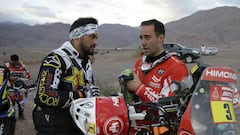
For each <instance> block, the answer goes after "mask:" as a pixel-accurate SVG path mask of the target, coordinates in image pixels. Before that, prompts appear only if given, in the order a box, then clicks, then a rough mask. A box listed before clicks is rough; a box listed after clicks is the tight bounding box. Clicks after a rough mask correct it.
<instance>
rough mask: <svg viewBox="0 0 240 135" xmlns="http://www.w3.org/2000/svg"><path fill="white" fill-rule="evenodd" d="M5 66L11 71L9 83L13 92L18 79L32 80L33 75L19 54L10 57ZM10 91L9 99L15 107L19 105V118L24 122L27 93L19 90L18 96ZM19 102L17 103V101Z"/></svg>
mask: <svg viewBox="0 0 240 135" xmlns="http://www.w3.org/2000/svg"><path fill="white" fill-rule="evenodd" d="M5 66H6V67H7V68H8V69H9V71H10V77H9V82H10V89H11V90H13V89H14V88H13V86H14V83H15V81H16V80H17V79H18V78H26V79H30V78H31V74H30V72H29V70H28V69H27V67H26V65H24V64H23V63H22V62H20V60H19V56H18V55H17V54H13V55H11V56H10V62H8V63H5ZM10 89H9V92H8V93H9V94H8V95H9V97H10V99H11V101H12V103H13V106H14V105H15V103H16V102H17V104H18V118H19V119H22V120H24V119H25V117H24V102H25V101H24V100H25V98H24V96H25V92H21V91H20V89H18V91H17V92H18V93H17V94H16V93H15V92H10ZM16 100H17V101H16Z"/></svg>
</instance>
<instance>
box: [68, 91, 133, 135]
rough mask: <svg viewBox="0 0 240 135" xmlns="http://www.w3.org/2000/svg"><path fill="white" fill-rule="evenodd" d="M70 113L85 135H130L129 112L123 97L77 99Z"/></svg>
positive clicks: (72, 104)
mask: <svg viewBox="0 0 240 135" xmlns="http://www.w3.org/2000/svg"><path fill="white" fill-rule="evenodd" d="M70 113H71V115H72V117H73V120H74V122H75V123H76V125H77V126H78V127H79V128H80V129H81V131H82V132H83V133H84V134H87V135H103V134H104V135H126V134H128V128H129V120H128V110H127V106H126V104H125V101H124V99H123V98H121V97H114V96H113V97H91V98H80V99H76V100H74V101H73V102H72V103H71V107H70Z"/></svg>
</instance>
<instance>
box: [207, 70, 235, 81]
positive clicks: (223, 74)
mask: <svg viewBox="0 0 240 135" xmlns="http://www.w3.org/2000/svg"><path fill="white" fill-rule="evenodd" d="M206 76H213V77H221V78H226V79H233V80H237V75H236V74H234V73H231V72H227V71H219V70H206Z"/></svg>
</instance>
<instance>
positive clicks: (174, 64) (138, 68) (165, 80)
mask: <svg viewBox="0 0 240 135" xmlns="http://www.w3.org/2000/svg"><path fill="white" fill-rule="evenodd" d="M139 37H140V40H141V47H142V54H141V55H140V56H139V58H138V59H137V61H136V63H135V66H134V69H133V73H132V74H130V76H133V77H131V79H127V80H125V81H124V83H125V87H126V89H127V90H128V91H129V92H130V93H134V94H135V95H134V96H132V100H133V101H135V102H136V101H138V100H140V101H142V102H154V103H156V102H158V100H159V99H160V98H164V97H168V96H174V91H173V90H172V89H171V88H170V85H171V82H172V81H179V82H181V81H182V80H183V79H184V78H186V77H187V76H188V68H187V66H186V65H185V64H184V63H183V62H182V61H181V60H179V59H178V58H177V57H176V56H174V55H173V53H166V52H165V51H164V47H163V42H164V39H165V28H164V25H163V23H162V22H160V21H158V20H156V19H152V20H147V21H143V22H142V23H141V27H140V36H139ZM123 73H124V72H123ZM156 128H157V130H158V131H159V132H160V133H161V134H169V132H170V129H169V128H168V127H165V126H160V127H156ZM130 132H131V133H132V134H134V133H136V132H145V131H144V130H140V131H138V129H131V130H130ZM146 132H148V131H146Z"/></svg>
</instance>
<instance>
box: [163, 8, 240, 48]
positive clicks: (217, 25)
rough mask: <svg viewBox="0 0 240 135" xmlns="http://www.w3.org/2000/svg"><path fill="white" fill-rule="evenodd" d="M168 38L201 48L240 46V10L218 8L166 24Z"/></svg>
mask: <svg viewBox="0 0 240 135" xmlns="http://www.w3.org/2000/svg"><path fill="white" fill-rule="evenodd" d="M166 31H167V32H166V37H167V40H170V41H178V42H181V43H182V44H190V45H192V46H195V47H197V46H198V47H199V46H201V45H202V44H206V45H209V46H216V47H234V46H239V45H240V38H239V35H240V9H239V8H237V7H227V6H224V7H218V8H214V9H211V10H205V11H198V12H196V13H194V14H192V15H191V16H188V17H185V18H182V19H180V20H178V21H174V22H170V23H167V24H166Z"/></svg>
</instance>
